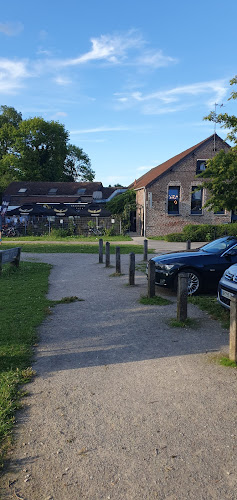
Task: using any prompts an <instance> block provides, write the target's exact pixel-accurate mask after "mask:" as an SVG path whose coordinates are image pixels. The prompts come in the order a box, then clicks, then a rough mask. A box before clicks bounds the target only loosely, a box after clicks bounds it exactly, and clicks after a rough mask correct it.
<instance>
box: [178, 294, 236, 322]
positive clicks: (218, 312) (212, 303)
mask: <svg viewBox="0 0 237 500" xmlns="http://www.w3.org/2000/svg"><path fill="white" fill-rule="evenodd" d="M188 301H189V302H190V303H191V304H194V305H195V306H198V307H199V309H201V310H202V311H206V312H207V313H208V314H209V315H210V316H211V318H212V319H216V320H218V321H220V323H221V326H222V327H223V328H227V329H228V328H229V327H230V313H229V311H228V310H227V309H224V307H222V306H221V305H220V304H218V302H217V300H216V294H215V295H196V296H194V297H189V298H188Z"/></svg>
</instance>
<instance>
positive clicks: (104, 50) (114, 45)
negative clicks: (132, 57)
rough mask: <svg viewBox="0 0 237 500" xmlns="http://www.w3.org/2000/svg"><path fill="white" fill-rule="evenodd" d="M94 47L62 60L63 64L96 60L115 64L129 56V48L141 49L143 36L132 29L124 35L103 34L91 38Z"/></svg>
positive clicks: (68, 64) (72, 64)
mask: <svg viewBox="0 0 237 500" xmlns="http://www.w3.org/2000/svg"><path fill="white" fill-rule="evenodd" d="M91 43H92V49H91V50H90V51H89V52H86V53H85V54H83V55H81V56H79V57H77V58H74V59H67V60H65V61H62V65H63V66H75V65H78V64H83V63H87V62H89V61H95V60H105V61H108V62H110V63H113V64H117V63H119V62H122V61H123V60H125V59H126V58H127V51H128V50H129V49H139V48H140V47H141V46H143V45H144V41H143V40H142V38H141V36H140V35H139V34H138V33H137V32H135V31H134V30H131V31H129V32H127V33H125V34H124V35H122V34H121V35H101V36H100V37H99V38H91Z"/></svg>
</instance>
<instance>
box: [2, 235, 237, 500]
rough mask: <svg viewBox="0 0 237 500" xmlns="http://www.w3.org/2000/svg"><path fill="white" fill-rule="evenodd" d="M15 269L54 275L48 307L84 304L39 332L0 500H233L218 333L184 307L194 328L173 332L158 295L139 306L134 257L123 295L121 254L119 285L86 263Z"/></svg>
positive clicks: (63, 310) (86, 259) (224, 340)
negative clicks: (131, 282)
mask: <svg viewBox="0 0 237 500" xmlns="http://www.w3.org/2000/svg"><path fill="white" fill-rule="evenodd" d="M153 241H154V240H153ZM153 241H152V244H153ZM160 243H163V242H157V244H159V245H160ZM157 248H158V247H157ZM159 248H160V247H159ZM169 248H170V250H173V248H171V246H169ZM176 248H177V246H176ZM22 258H23V259H25V260H32V261H41V262H49V263H51V264H52V266H53V267H52V271H51V275H50V287H49V294H48V296H49V299H61V298H62V297H66V296H77V297H79V298H80V299H82V300H81V301H77V302H74V303H70V304H60V305H57V306H56V307H55V308H53V309H52V311H51V314H49V315H48V316H47V318H46V319H45V321H44V322H43V324H42V325H41V327H40V328H39V335H40V342H39V345H38V347H37V348H35V362H34V365H33V368H34V369H35V370H36V373H37V375H36V377H35V378H34V379H33V381H32V383H30V384H29V385H28V386H27V390H28V393H29V394H28V397H26V398H24V401H23V409H22V410H21V411H20V412H19V413H18V415H17V424H16V427H15V443H14V446H13V448H12V450H11V453H10V455H9V461H8V463H7V468H6V470H5V471H4V475H3V477H2V480H1V494H2V497H1V498H2V499H3V500H8V499H16V498H18V499H21V500H81V499H88V500H97V499H98V500H99V499H102V500H106V499H108V500H109V499H111V500H113V499H114V500H142V499H145V500H153V499H159V500H236V490H237V461H236V428H237V427H236V423H237V411H236V410H237V408H236V385H237V384H236V375H237V372H236V370H235V369H228V368H225V367H223V366H220V365H219V364H218V363H217V362H216V357H218V355H219V353H220V352H221V353H226V352H228V331H226V330H223V329H222V328H221V326H220V325H219V323H218V322H216V321H214V320H212V319H211V318H210V317H209V316H208V315H207V314H206V313H205V312H201V311H200V310H199V309H198V308H196V307H195V306H193V305H189V306H188V316H189V317H190V318H192V319H193V320H195V321H196V324H195V327H193V328H184V329H177V328H173V327H171V326H170V324H169V321H170V319H171V318H175V316H176V297H175V295H174V294H172V293H169V292H168V291H165V290H163V291H162V290H157V293H159V294H160V295H162V296H163V297H166V298H168V299H169V300H170V303H169V305H165V306H149V305H142V304H141V303H140V302H139V299H140V297H141V295H145V294H146V291H147V288H146V287H147V283H146V278H145V275H144V274H143V273H142V272H141V271H139V268H141V266H142V260H141V259H142V256H138V255H137V256H136V265H137V268H138V270H137V271H136V277H135V286H132V287H131V286H128V264H129V256H128V255H122V261H121V265H122V273H123V275H122V276H120V277H114V276H113V273H114V272H115V268H114V267H111V268H105V265H104V264H99V263H98V256H97V255H95V254H90V255H88V254H38V255H36V254H25V253H24V254H22ZM114 265H115V256H113V255H112V256H111V266H114Z"/></svg>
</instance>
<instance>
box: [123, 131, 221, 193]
mask: <svg viewBox="0 0 237 500" xmlns="http://www.w3.org/2000/svg"><path fill="white" fill-rule="evenodd" d="M216 138H218V139H220V141H222V142H223V143H224V144H225V145H226V146H229V145H228V144H227V143H226V142H225V141H223V139H221V137H219V136H218V135H217V134H216ZM213 139H214V134H212V135H210V136H209V137H207V139H204V141H201V142H199V143H198V144H196V145H195V146H192V147H191V148H189V149H186V150H185V151H183V152H182V153H180V154H178V155H176V156H173V158H170V159H169V160H167V161H165V162H164V163H161V164H160V165H158V166H157V167H154V168H152V169H151V170H149V172H147V173H146V174H144V175H142V176H141V177H139V179H135V181H134V182H133V183H132V184H131V185H130V186H129V188H130V189H135V190H137V189H142V188H143V187H148V186H149V185H150V184H152V183H153V182H154V181H155V180H156V179H158V177H160V176H161V175H162V174H164V173H165V172H167V171H168V170H169V169H170V168H171V167H174V165H176V164H177V163H179V162H180V161H181V160H183V159H184V158H185V157H186V156H188V155H189V154H190V153H193V152H194V151H195V150H197V149H198V148H199V147H200V146H202V145H203V144H205V143H206V142H208V141H210V140H213Z"/></svg>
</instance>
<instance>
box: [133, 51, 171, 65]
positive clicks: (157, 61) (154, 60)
mask: <svg viewBox="0 0 237 500" xmlns="http://www.w3.org/2000/svg"><path fill="white" fill-rule="evenodd" d="M136 62H137V64H138V65H141V66H150V67H151V68H161V67H163V66H168V65H169V64H173V63H177V62H178V59H175V58H174V57H170V56H165V55H164V54H163V52H162V50H158V51H154V50H153V51H145V52H144V53H143V54H142V55H141V56H140V57H138V59H137V61H136Z"/></svg>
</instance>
